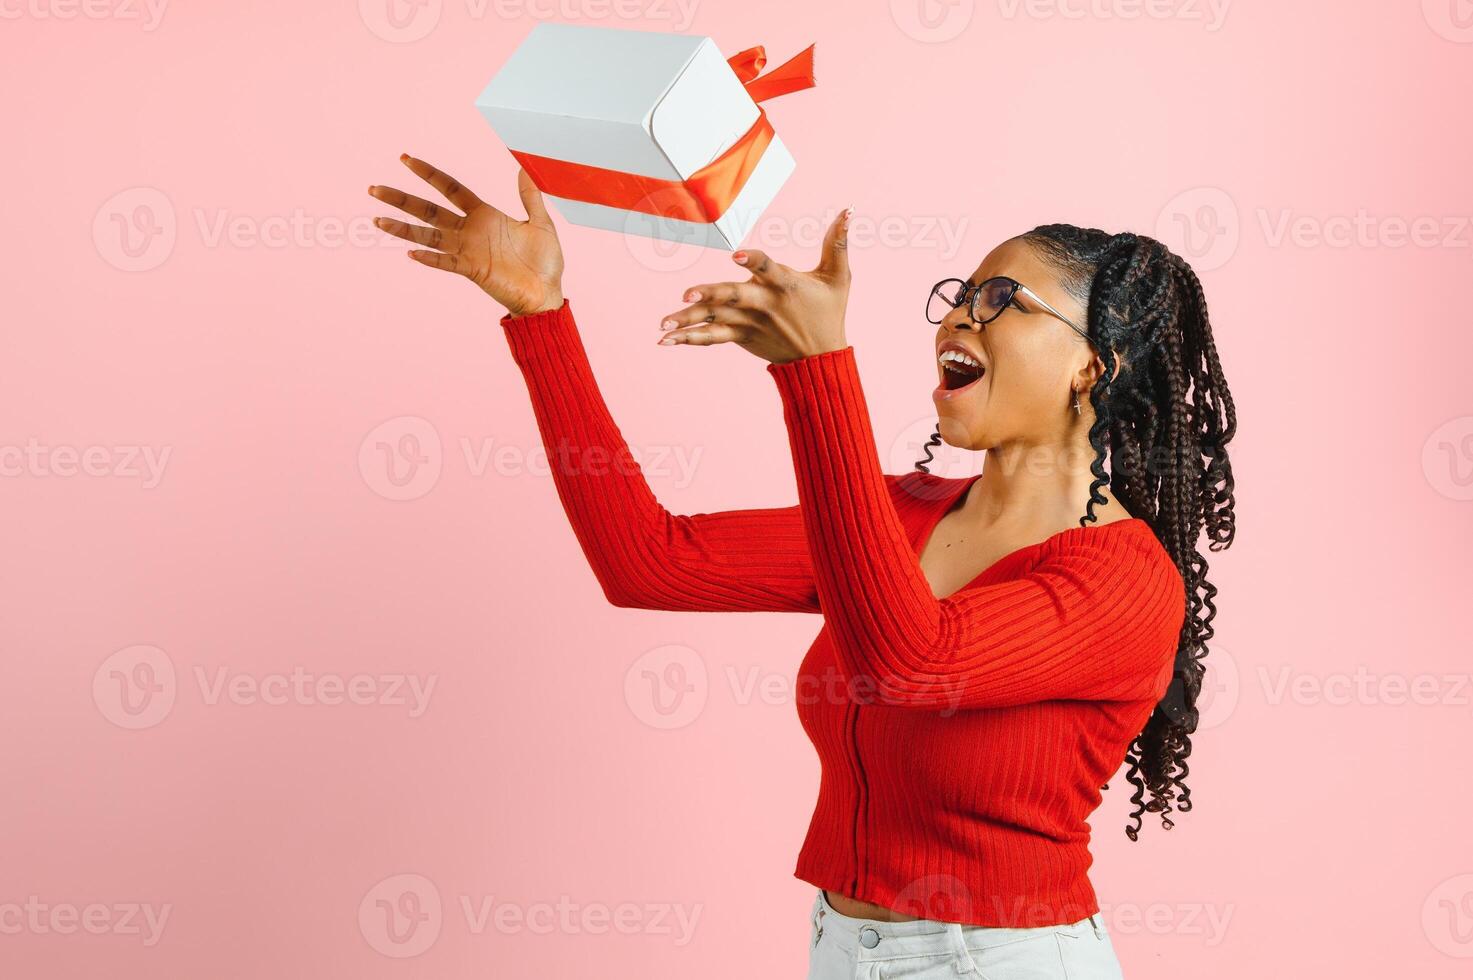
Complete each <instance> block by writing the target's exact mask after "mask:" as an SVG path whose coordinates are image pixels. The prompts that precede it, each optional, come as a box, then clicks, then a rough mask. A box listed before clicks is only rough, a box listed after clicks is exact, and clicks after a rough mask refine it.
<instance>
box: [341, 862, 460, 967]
mask: <svg viewBox="0 0 1473 980" xmlns="http://www.w3.org/2000/svg"><path fill="white" fill-rule="evenodd" d="M443 919H444V915H443V913H442V911H441V907H440V890H439V889H438V888H436V887H435V883H434V882H433V881H430V879H428V878H426V877H425V876H424V875H416V874H401V875H391V876H389V877H388V878H385V879H384V880H383V881H381V882H379V883H378V884H376V885H374V886H373V887H372V888H370V889H369V890H368V894H367V895H364V896H363V901H362V902H360V903H359V904H358V929H359V931H361V932H362V933H363V938H364V939H366V940H367V941H368V945H370V946H372V947H373V948H374V950H375V951H377V952H379V953H382V954H383V955H385V956H392V957H394V958H395V959H405V958H408V957H410V956H418V955H419V954H420V953H423V952H424V951H425V950H427V949H429V948H430V947H431V946H433V945H434V944H435V940H437V939H439V938H440V927H441V925H442V923H443Z"/></svg>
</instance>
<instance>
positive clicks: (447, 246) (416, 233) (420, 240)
mask: <svg viewBox="0 0 1473 980" xmlns="http://www.w3.org/2000/svg"><path fill="white" fill-rule="evenodd" d="M373 223H374V225H375V226H376V227H378V228H379V229H381V230H383V231H386V232H388V233H389V234H390V235H393V236H394V237H395V238H402V239H404V240H405V241H406V242H414V243H415V244H416V245H428V246H429V247H430V248H438V249H442V250H449V251H453V250H454V249H455V247H456V244H457V242H456V236H455V234H454V233H453V232H451V233H450V234H448V235H447V234H446V233H444V232H442V231H440V229H438V228H423V227H421V226H419V225H411V224H406V223H405V222H403V221H395V220H394V219H393V218H374V219H373Z"/></svg>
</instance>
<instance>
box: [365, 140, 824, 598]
mask: <svg viewBox="0 0 1473 980" xmlns="http://www.w3.org/2000/svg"><path fill="white" fill-rule="evenodd" d="M400 161H401V162H402V163H403V164H404V165H405V166H406V167H408V168H409V170H410V171H411V172H412V173H414V175H415V176H417V177H419V178H420V179H422V180H424V181H425V182H426V183H427V184H429V185H430V186H431V187H433V188H435V190H437V191H439V192H440V194H442V195H443V196H444V197H445V199H446V200H447V201H449V202H450V204H451V205H453V206H454V207H453V208H452V207H447V206H445V205H443V204H435V203H433V202H431V201H427V200H425V199H424V198H421V197H416V196H415V195H413V194H407V193H405V192H404V191H402V190H399V189H397V188H394V187H385V186H380V185H374V186H372V187H370V188H369V189H368V193H369V194H370V195H371V196H373V197H374V198H376V199H377V200H379V201H382V202H384V203H385V204H388V205H391V206H392V207H395V208H398V209H399V210H400V211H403V212H404V213H405V214H408V215H410V216H411V217H414V218H417V219H419V220H420V221H421V222H423V224H410V223H408V222H404V221H400V220H397V219H394V218H376V219H375V220H374V223H375V224H376V225H377V226H378V227H379V228H381V229H383V230H384V231H386V232H388V233H389V234H391V235H394V236H396V237H398V238H402V239H404V240H405V241H409V242H413V243H415V244H416V245H420V246H424V247H422V248H416V249H411V250H410V251H409V257H410V258H411V259H413V260H414V261H416V262H418V263H420V264H421V265H425V266H428V267H429V268H432V269H439V270H442V271H444V272H451V273H454V274H456V275H458V276H462V277H464V278H466V279H469V280H470V281H471V282H473V283H475V284H476V286H477V287H478V288H479V289H481V290H482V291H483V292H485V293H486V294H487V295H489V296H490V297H491V298H492V299H495V300H496V301H497V302H499V303H501V304H502V305H503V306H505V307H506V309H507V316H506V317H505V318H503V319H502V321H501V322H502V326H503V328H504V329H505V331H506V336H507V340H508V341H509V342H510V344H511V348H512V354H513V355H514V356H515V357H516V360H517V364H518V365H519V366H520V367H521V369H522V375H523V377H524V378H526V381H527V389H528V391H530V392H531V395H532V406H533V408H534V410H535V411H536V413H537V424H538V426H539V427H540V428H541V430H542V438H543V441H544V443H545V444H546V446H547V450H548V456H549V458H550V459H552V461H553V466H552V472H553V479H554V480H555V482H556V484H557V489H558V495H559V496H560V497H561V498H562V502H563V506H564V508H565V509H566V510H567V512H568V517H569V519H570V520H571V521H572V523H573V530H574V532H575V533H576V534H577V536H578V541H579V543H580V544H581V545H582V546H583V552H584V554H586V555H587V556H588V560H589V562H590V564H592V566H593V571H594V573H595V574H596V575H597V577H598V581H599V584H600V585H602V586H603V589H604V593H605V594H606V595H607V596H608V598H609V600H610V601H612V602H613V603H615V604H616V605H620V606H638V607H641V608H646V609H691V610H733V611H735V610H775V611H779V610H780V611H786V610H795V611H804V612H817V611H818V599H817V594H816V593H815V591H814V584H813V574H812V569H811V567H810V564H809V561H808V550H807V545H806V542H805V539H804V536H803V527H802V521H801V519H800V518H799V516H798V509H797V508H796V507H788V508H776V509H771V510H745V511H730V512H727V513H722V514H696V515H693V516H690V517H677V516H674V515H672V514H670V513H669V512H668V511H666V510H665V509H664V508H663V507H661V506H660V505H659V503H658V502H656V500H655V498H654V495H653V494H651V493H650V489H649V486H648V485H647V484H646V483H645V480H644V476H643V474H641V473H640V471H639V468H638V466H637V465H635V462H634V459H633V457H632V456H631V455H630V453H629V448H628V446H626V445H625V444H624V440H623V438H622V437H621V436H620V435H619V430H618V429H617V428H616V427H615V425H614V421H613V419H612V418H610V417H609V411H608V408H607V407H606V406H605V405H604V401H603V397H602V396H601V395H600V394H599V390H598V385H597V384H596V383H595V382H594V380H593V372H592V371H591V370H590V369H589V366H588V358H587V356H586V354H585V353H584V351H583V344H582V342H581V341H580V340H579V337H578V331H577V328H576V326H575V325H574V323H573V314H572V312H571V311H570V310H569V309H568V307H567V305H566V304H565V303H564V301H563V293H562V273H563V253H562V246H561V245H560V243H559V242H558V238H557V229H556V228H554V227H553V223H552V218H551V216H550V215H548V213H547V207H546V206H545V204H544V203H543V200H542V194H541V193H540V192H539V191H538V190H537V187H536V186H535V185H534V184H533V183H532V180H531V178H530V177H528V176H527V174H526V172H525V171H522V172H519V173H518V174H517V191H518V193H519V195H520V196H521V199H522V205H523V207H525V208H526V209H527V217H526V220H521V219H518V218H513V217H512V216H511V215H508V214H506V213H505V212H503V211H501V210H499V209H498V208H496V207H494V206H492V205H490V204H487V203H486V202H485V201H482V200H481V199H480V198H479V197H477V196H476V195H475V194H474V193H473V192H472V191H471V190H470V188H468V187H466V186H465V185H464V184H462V183H461V182H460V181H458V180H456V179H455V178H453V177H451V176H450V175H449V174H447V173H445V172H444V171H442V170H439V169H437V168H436V167H434V166H432V165H430V164H428V163H426V162H425V161H423V160H418V159H415V158H414V157H411V156H409V155H408V154H405V155H404V156H402V157H400Z"/></svg>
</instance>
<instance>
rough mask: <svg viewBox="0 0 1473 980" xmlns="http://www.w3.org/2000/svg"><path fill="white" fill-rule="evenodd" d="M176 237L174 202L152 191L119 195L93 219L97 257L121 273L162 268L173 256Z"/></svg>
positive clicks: (140, 189)
mask: <svg viewBox="0 0 1473 980" xmlns="http://www.w3.org/2000/svg"><path fill="white" fill-rule="evenodd" d="M177 237H178V222H177V221H175V219H174V205H173V202H171V201H170V200H169V198H168V197H167V196H166V195H165V194H164V192H163V191H160V190H156V189H154V188H152V187H130V188H128V189H127V190H125V191H119V192H118V193H116V194H114V195H113V196H112V197H110V198H108V199H107V200H106V201H104V202H103V204H102V207H100V208H98V209H97V214H96V215H94V216H93V218H92V242H93V244H94V245H95V246H96V247H97V254H98V255H100V256H102V259H103V261H104V262H106V263H107V264H108V265H110V266H112V267H113V268H115V269H121V270H122V271H124V272H147V271H148V270H149V269H155V268H158V267H159V266H161V265H163V264H164V262H165V261H166V260H167V259H168V258H169V256H170V255H171V254H173V251H174V242H175V240H176V239H177Z"/></svg>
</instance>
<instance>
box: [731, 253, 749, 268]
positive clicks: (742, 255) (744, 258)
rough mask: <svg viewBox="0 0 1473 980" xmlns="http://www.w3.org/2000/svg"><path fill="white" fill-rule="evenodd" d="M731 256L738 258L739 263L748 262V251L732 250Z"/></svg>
mask: <svg viewBox="0 0 1473 980" xmlns="http://www.w3.org/2000/svg"><path fill="white" fill-rule="evenodd" d="M731 257H732V258H733V259H735V260H736V264H737V265H746V264H747V253H746V252H732V253H731Z"/></svg>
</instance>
